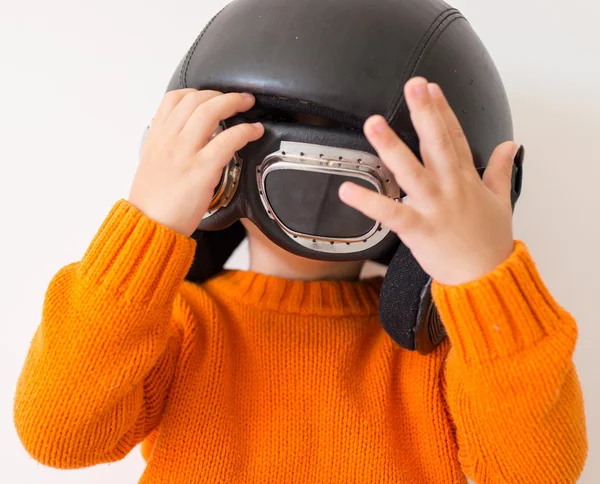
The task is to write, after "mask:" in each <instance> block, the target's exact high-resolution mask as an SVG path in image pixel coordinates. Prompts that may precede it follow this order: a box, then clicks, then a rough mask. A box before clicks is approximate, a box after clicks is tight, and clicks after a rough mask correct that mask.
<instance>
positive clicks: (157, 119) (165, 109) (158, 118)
mask: <svg viewBox="0 0 600 484" xmlns="http://www.w3.org/2000/svg"><path fill="white" fill-rule="evenodd" d="M194 91H196V89H176V90H174V91H169V92H168V93H166V94H165V95H164V97H163V99H162V101H161V103H160V106H159V107H158V110H157V111H156V114H155V115H154V119H153V123H157V124H159V123H163V122H164V121H165V120H166V119H167V118H168V117H169V115H170V114H171V112H172V111H173V109H175V106H177V105H178V104H179V102H180V101H181V100H182V99H183V98H184V97H185V96H186V95H188V94H189V93H190V92H194Z"/></svg>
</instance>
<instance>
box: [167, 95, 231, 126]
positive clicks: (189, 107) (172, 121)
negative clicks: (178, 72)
mask: <svg viewBox="0 0 600 484" xmlns="http://www.w3.org/2000/svg"><path fill="white" fill-rule="evenodd" d="M223 96H224V94H223V93H222V92H219V91H192V92H189V93H188V94H187V95H186V96H185V97H184V98H183V99H182V100H181V101H180V102H179V104H178V105H177V106H176V107H175V108H174V109H173V111H171V114H170V115H169V117H168V119H167V121H166V124H167V125H168V126H169V130H170V131H171V132H173V133H179V132H181V131H182V130H183V129H184V128H185V125H186V123H187V122H188V121H189V119H190V117H191V116H192V115H193V114H194V112H195V111H196V109H198V107H199V106H202V105H204V104H206V103H207V102H209V101H211V100H212V99H217V98H219V97H223Z"/></svg>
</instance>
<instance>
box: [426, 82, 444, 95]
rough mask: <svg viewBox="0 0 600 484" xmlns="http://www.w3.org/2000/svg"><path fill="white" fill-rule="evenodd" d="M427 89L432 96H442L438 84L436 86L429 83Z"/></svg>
mask: <svg viewBox="0 0 600 484" xmlns="http://www.w3.org/2000/svg"><path fill="white" fill-rule="evenodd" d="M427 87H428V89H429V94H431V96H432V97H442V96H443V94H442V88H441V87H440V86H438V85H437V84H435V83H433V82H432V83H431V84H429V85H428V86H427Z"/></svg>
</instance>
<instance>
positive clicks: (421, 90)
mask: <svg viewBox="0 0 600 484" xmlns="http://www.w3.org/2000/svg"><path fill="white" fill-rule="evenodd" d="M412 92H413V94H414V95H415V96H423V95H424V94H425V93H426V92H427V81H426V80H425V79H421V80H419V81H418V82H415V85H414V86H413V88H412Z"/></svg>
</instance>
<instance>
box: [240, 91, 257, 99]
mask: <svg viewBox="0 0 600 484" xmlns="http://www.w3.org/2000/svg"><path fill="white" fill-rule="evenodd" d="M242 96H244V97H247V98H248V99H254V96H253V95H252V94H250V93H249V92H243V93H242Z"/></svg>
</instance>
